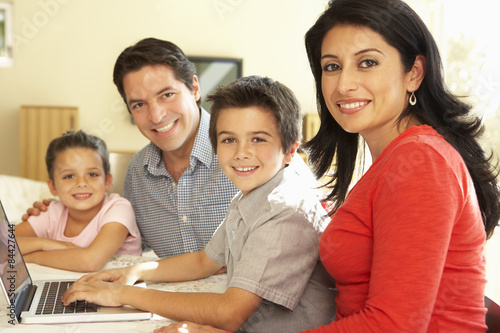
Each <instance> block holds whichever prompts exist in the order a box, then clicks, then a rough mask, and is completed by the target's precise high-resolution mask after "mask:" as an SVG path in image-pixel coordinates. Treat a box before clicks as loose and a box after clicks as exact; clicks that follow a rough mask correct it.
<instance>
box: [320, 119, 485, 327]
mask: <svg viewBox="0 0 500 333" xmlns="http://www.w3.org/2000/svg"><path fill="white" fill-rule="evenodd" d="M484 241H485V231H484V226H483V223H482V219H481V213H480V210H479V206H478V203H477V198H476V193H475V190H474V186H473V184H472V180H471V178H470V175H469V173H468V171H467V168H466V166H465V164H464V162H463V160H462V158H461V157H460V155H459V154H458V153H457V151H456V150H455V149H454V148H453V147H451V146H450V145H449V144H448V143H447V142H446V141H445V140H444V139H443V138H442V137H441V136H440V135H439V134H438V133H437V132H436V131H435V130H434V129H432V128H431V127H429V126H418V127H412V128H410V129H408V130H407V131H405V132H404V133H403V134H401V135H400V136H399V137H398V138H396V139H395V140H394V141H393V142H391V143H390V144H389V146H388V147H387V148H386V149H385V150H384V151H383V152H382V154H381V155H380V156H379V157H378V158H377V160H376V161H375V162H374V163H373V165H372V166H371V167H370V169H369V170H368V171H367V172H366V174H365V175H364V176H363V177H362V178H361V179H360V180H359V181H358V183H357V184H356V185H355V186H354V187H353V189H352V190H351V192H350V193H349V195H348V197H347V199H346V201H345V202H344V204H343V205H342V207H341V208H339V210H338V211H337V213H336V214H335V216H334V217H333V219H332V222H331V223H330V225H329V226H328V227H327V229H326V230H325V232H324V234H323V236H322V238H321V241H320V255H321V260H322V261H323V264H324V266H325V267H326V269H327V270H328V271H329V273H330V274H331V275H332V276H333V277H334V278H335V280H336V283H337V289H338V291H339V294H338V295H337V299H336V302H337V318H336V320H335V321H334V322H332V323H331V324H330V325H327V326H323V327H321V328H318V329H315V330H312V331H310V332H315V333H316V332H317V333H320V332H349V333H353V332H363V333H365V332H384V333H387V332H454V333H455V332H485V331H486V325H485V313H486V309H485V307H484V299H483V297H484V287H485V283H486V280H485V266H484V256H483V254H482V250H483V244H484ZM332 301H333V300H332Z"/></svg>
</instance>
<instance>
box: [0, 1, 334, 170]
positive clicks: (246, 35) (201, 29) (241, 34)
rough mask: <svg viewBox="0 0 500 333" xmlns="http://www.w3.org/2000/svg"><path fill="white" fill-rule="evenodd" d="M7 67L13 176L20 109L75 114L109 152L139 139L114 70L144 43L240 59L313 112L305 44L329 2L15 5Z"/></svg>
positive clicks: (1, 137)
mask: <svg viewBox="0 0 500 333" xmlns="http://www.w3.org/2000/svg"><path fill="white" fill-rule="evenodd" d="M12 2H13V7H14V8H13V12H14V26H13V29H14V38H15V50H14V51H15V54H14V67H13V68H0V147H1V149H0V174H11V175H18V174H19V143H18V142H19V139H18V138H19V107H20V105H23V104H28V105H63V106H77V107H78V108H79V110H80V127H81V128H82V129H84V130H87V131H91V132H92V133H94V134H99V135H101V136H102V137H103V138H104V139H105V140H106V142H107V144H108V148H109V149H110V150H113V151H136V150H139V149H140V148H142V147H143V146H144V145H145V144H146V143H147V141H146V139H144V138H143V136H142V135H141V134H140V133H139V131H138V130H137V129H136V128H135V126H134V125H132V124H131V122H130V118H129V116H128V113H127V111H126V109H125V107H124V105H123V102H122V100H121V98H120V96H119V94H118V92H117V91H116V88H115V86H114V84H113V82H112V70H113V65H114V62H115V60H116V57H117V56H118V54H119V53H120V52H121V51H122V50H123V49H124V48H125V47H127V46H129V45H131V44H133V43H135V42H137V41H138V40H140V39H142V38H145V37H157V38H161V39H166V40H170V41H172V42H174V43H176V44H177V45H179V46H180V47H181V48H182V49H183V50H184V51H185V53H186V54H188V55H200V56H227V57H236V58H243V59H244V60H243V66H244V68H243V75H251V74H259V75H265V76H269V77H272V78H274V79H276V80H278V81H281V82H283V83H285V84H286V85H287V86H289V87H290V88H291V89H292V90H293V91H294V92H295V93H296V95H297V97H298V99H299V101H300V102H301V104H302V106H303V108H304V110H305V111H306V112H311V111H313V110H314V108H315V102H314V88H313V80H312V76H311V74H310V72H309V68H308V64H307V60H306V55H305V51H304V46H303V36H304V34H305V32H306V31H307V29H308V28H309V27H310V26H311V25H312V23H313V22H314V21H315V20H316V18H317V16H318V15H319V14H320V13H321V12H322V11H323V9H324V8H325V6H326V4H327V0H271V1H269V0H182V1H179V0H178V1H174V0H13V1H12Z"/></svg>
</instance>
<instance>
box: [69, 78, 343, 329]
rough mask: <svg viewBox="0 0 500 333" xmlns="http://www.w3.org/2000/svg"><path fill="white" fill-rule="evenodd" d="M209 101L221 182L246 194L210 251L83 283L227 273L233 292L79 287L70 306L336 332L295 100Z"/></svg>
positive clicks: (262, 86) (230, 93)
mask: <svg viewBox="0 0 500 333" xmlns="http://www.w3.org/2000/svg"><path fill="white" fill-rule="evenodd" d="M209 99H210V100H211V101H212V110H211V120H210V130H209V135H210V140H211V142H212V146H213V147H214V149H215V150H216V152H217V158H218V160H219V164H220V166H221V168H222V170H223V172H224V174H225V175H226V176H227V177H228V178H229V179H230V180H231V181H232V182H233V183H234V184H235V185H236V187H237V188H238V189H239V190H240V192H239V193H238V194H237V195H236V196H235V197H234V198H233V200H232V202H231V204H230V206H229V209H228V212H227V214H226V218H225V220H224V222H223V223H222V224H221V226H220V227H219V229H218V230H217V231H216V232H215V234H214V236H213V237H212V239H211V240H210V241H209V243H208V244H207V245H206V247H205V249H204V250H202V251H199V252H193V253H185V254H181V255H179V256H174V257H170V258H165V259H162V260H160V261H158V262H157V263H155V264H154V265H151V263H146V264H139V265H135V266H131V267H127V268H122V269H118V270H112V271H104V272H100V273H95V274H92V275H88V276H86V277H84V278H82V279H81V281H80V282H83V281H95V280H104V281H115V282H118V283H125V282H126V283H128V284H131V283H134V282H135V281H137V280H146V281H181V280H193V279H199V278H202V277H206V276H209V275H211V274H213V273H215V272H216V271H218V270H219V269H220V268H221V267H223V266H227V271H228V276H227V280H228V288H227V290H226V292H225V293H223V294H201V293H200V294H183V293H169V292H163V291H158V290H148V291H147V292H144V291H143V290H140V288H137V287H133V286H128V285H127V286H126V285H117V284H116V283H114V284H113V285H112V286H111V285H110V284H104V283H101V284H99V285H95V284H88V283H76V284H74V285H73V286H72V287H71V288H70V290H69V291H68V292H67V293H66V294H65V296H64V298H63V300H64V302H65V303H69V302H72V301H74V300H75V299H76V298H78V299H86V300H91V301H93V302H97V303H99V304H104V305H122V304H128V305H132V306H134V307H136V308H140V309H144V310H147V311H151V312H154V313H157V314H160V315H162V316H164V317H168V318H172V319H175V320H189V321H193V322H196V323H200V324H209V325H212V326H215V327H218V328H221V329H224V330H228V331H237V330H238V331H241V332H299V331H303V330H306V329H311V328H315V327H319V326H321V325H325V324H328V323H330V322H331V321H332V320H333V318H334V316H335V302H334V291H333V290H332V287H333V281H332V280H331V278H330V276H329V275H328V273H327V272H326V271H325V270H324V268H323V267H322V265H321V263H320V261H319V255H318V243H319V237H320V235H321V232H322V231H323V230H324V228H325V227H326V225H327V224H328V222H329V220H330V219H329V217H328V216H327V214H326V212H325V211H324V210H323V208H322V207H321V204H320V202H319V200H318V193H316V191H315V190H314V189H313V188H314V187H315V182H314V181H313V177H312V175H311V174H310V172H309V171H308V170H307V169H304V168H301V167H300V166H301V164H300V163H299V162H298V161H296V160H294V159H293V156H294V155H295V152H296V149H297V146H298V140H299V137H300V128H301V112H300V107H299V104H298V102H297V100H296V99H295V96H294V95H293V93H292V92H291V91H290V90H289V89H288V88H286V87H285V86H283V85H282V84H280V83H278V82H275V81H273V80H271V79H268V78H262V77H255V76H254V77H246V78H242V79H239V80H237V81H235V82H233V83H231V84H230V85H228V86H226V87H225V88H220V89H218V90H217V91H216V92H215V93H214V94H213V95H212V96H210V97H209ZM302 165H303V163H302ZM76 294H78V296H76ZM110 295H111V296H110Z"/></svg>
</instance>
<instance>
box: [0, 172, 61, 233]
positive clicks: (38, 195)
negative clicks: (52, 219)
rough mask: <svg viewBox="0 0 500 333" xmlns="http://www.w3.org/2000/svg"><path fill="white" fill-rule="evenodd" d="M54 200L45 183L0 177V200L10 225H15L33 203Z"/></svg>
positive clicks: (6, 176) (14, 177)
mask: <svg viewBox="0 0 500 333" xmlns="http://www.w3.org/2000/svg"><path fill="white" fill-rule="evenodd" d="M47 198H54V196H53V195H52V194H51V193H50V191H49V187H48V186H47V183H45V182H41V181H36V180H31V179H27V178H22V177H17V176H9V175H0V200H1V201H2V205H3V207H4V209H5V213H6V214H7V218H8V219H9V222H10V223H14V224H17V223H19V222H20V221H21V216H22V215H23V214H24V213H25V212H26V209H27V208H29V207H31V206H32V205H33V202H35V201H40V200H42V199H47Z"/></svg>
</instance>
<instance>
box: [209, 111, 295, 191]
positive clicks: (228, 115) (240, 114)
mask: <svg viewBox="0 0 500 333" xmlns="http://www.w3.org/2000/svg"><path fill="white" fill-rule="evenodd" d="M216 130H217V157H218V159H219V164H220V166H221V168H222V171H223V172H224V174H225V175H226V176H227V177H228V178H229V179H230V180H231V181H232V182H233V183H234V185H236V187H237V188H239V189H240V190H241V192H242V193H243V195H244V196H246V195H248V194H249V193H250V192H251V191H252V190H253V189H255V188H257V187H259V186H261V185H263V184H265V183H266V182H267V181H269V180H270V179H271V178H273V177H274V176H275V175H276V174H277V173H278V172H279V171H280V170H282V169H283V168H284V167H285V164H287V163H290V161H291V160H292V157H293V154H294V153H295V146H294V147H291V148H290V149H289V150H288V151H287V153H286V154H283V149H282V146H281V136H280V133H279V131H278V126H277V124H276V119H275V117H274V115H273V114H272V113H271V112H269V111H267V110H264V109H262V108H259V107H253V106H252V107H248V108H227V109H223V110H221V111H220V114H219V118H218V119H217V124H216Z"/></svg>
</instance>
